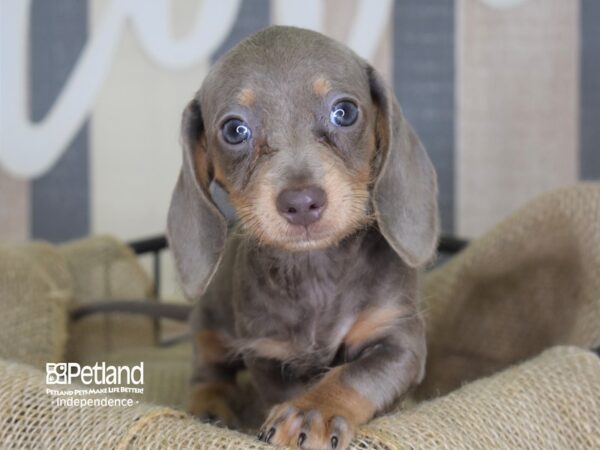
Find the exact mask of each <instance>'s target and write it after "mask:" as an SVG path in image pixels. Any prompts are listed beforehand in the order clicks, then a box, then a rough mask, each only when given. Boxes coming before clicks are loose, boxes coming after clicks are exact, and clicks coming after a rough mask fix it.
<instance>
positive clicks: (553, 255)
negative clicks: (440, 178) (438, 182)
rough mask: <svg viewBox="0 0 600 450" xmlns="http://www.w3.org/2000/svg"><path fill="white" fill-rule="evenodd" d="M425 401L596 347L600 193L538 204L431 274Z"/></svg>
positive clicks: (577, 190)
mask: <svg viewBox="0 0 600 450" xmlns="http://www.w3.org/2000/svg"><path fill="white" fill-rule="evenodd" d="M424 288H425V289H424V298H425V305H426V311H425V313H426V317H427V327H428V351H429V357H428V361H427V375H426V379H425V382H424V383H423V384H422V386H421V388H420V389H419V392H418V394H419V396H420V397H424V398H427V397H432V396H437V395H442V394H445V393H447V392H449V391H451V390H452V389H455V388H456V387H458V386H460V385H461V384H462V383H465V382H467V381H469V380H474V379H476V378H479V377H481V376H483V375H487V374H491V373H494V372H496V371H497V370H499V369H501V368H503V367H506V366H507V365H509V364H513V363H515V362H518V361H522V360H525V359H527V358H529V357H531V356H534V355H537V354H538V353H540V352H541V351H542V350H544V349H545V348H548V347H551V346H554V345H563V344H568V345H577V346H580V347H583V348H593V347H596V346H600V184H598V183H589V184H580V185H577V186H573V187H569V188H564V189H560V190H558V191H554V192H550V193H547V194H545V195H542V196H541V197H539V198H537V199H536V200H534V201H533V202H531V203H530V204H528V205H526V206H525V207H524V208H522V209H521V210H519V211H517V212H515V213H514V214H513V215H512V216H511V217H509V218H508V219H506V220H505V221H503V222H502V223H500V224H499V225H498V226H496V227H495V228H494V229H492V230H491V231H490V232H489V233H487V234H486V235H485V236H483V237H481V238H480V239H478V240H476V241H474V242H473V243H472V244H471V245H469V247H468V248H467V249H465V250H464V251H463V252H462V253H461V254H459V255H457V256H455V257H454V258H453V259H451V260H450V261H449V262H448V263H446V264H445V265H443V266H442V267H440V268H439V269H436V270H435V271H433V272H432V273H430V274H429V275H428V277H427V279H426V283H425V286H424Z"/></svg>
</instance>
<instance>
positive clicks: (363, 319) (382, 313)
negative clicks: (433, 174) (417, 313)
mask: <svg viewBox="0 0 600 450" xmlns="http://www.w3.org/2000/svg"><path fill="white" fill-rule="evenodd" d="M405 309H406V308H401V307H398V306H391V305H386V306H379V307H374V308H369V309H366V310H365V311H363V312H361V313H360V314H359V315H358V317H357V318H356V320H355V321H354V324H353V325H352V327H351V328H350V330H349V331H348V333H347V334H346V336H345V337H344V343H345V344H346V345H347V346H348V347H349V348H352V347H358V346H360V345H362V344H364V343H366V342H369V341H370V340H372V339H375V338H377V337H379V336H382V335H383V334H385V333H386V332H387V331H388V330H390V329H391V328H392V327H393V326H395V325H396V323H397V320H398V319H399V318H401V317H402V316H408V315H409V314H410V311H407V310H405Z"/></svg>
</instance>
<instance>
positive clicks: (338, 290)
mask: <svg viewBox="0 0 600 450" xmlns="http://www.w3.org/2000/svg"><path fill="white" fill-rule="evenodd" d="M336 281H337V280H335V279H327V278H319V279H308V280H307V279H306V278H305V279H303V280H302V282H301V283H297V284H295V285H294V286H293V289H289V288H283V289H279V290H276V292H272V291H271V292H267V293H263V295H265V296H267V297H265V300H266V301H265V302H264V303H261V304H259V306H258V307H257V308H256V309H253V311H252V312H250V314H251V316H252V317H251V318H248V319H249V320H248V323H250V324H251V325H250V326H249V327H247V328H246V330H245V333H244V335H245V336H244V337H245V338H246V342H248V343H249V346H250V348H251V351H252V353H254V355H255V356H258V357H262V358H267V359H274V360H278V361H281V362H283V363H285V366H286V367H287V369H288V370H289V371H291V372H296V373H297V374H302V373H303V372H311V371H312V370H315V369H318V368H319V367H328V366H331V365H332V364H333V363H334V361H335V360H336V358H339V355H340V352H342V351H343V341H344V337H345V336H346V334H347V333H348V331H349V330H350V328H351V327H352V325H353V323H354V321H355V319H356V313H355V308H356V301H355V296H357V295H360V294H359V293H358V292H357V291H356V289H355V290H354V291H352V290H348V288H347V287H346V286H345V285H344V284H343V283H339V282H336ZM248 312H249V311H248V310H247V309H246V311H245V313H246V314H248ZM259 317H261V318H262V320H257V319H258V318H259Z"/></svg>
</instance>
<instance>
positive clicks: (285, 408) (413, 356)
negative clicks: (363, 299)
mask: <svg viewBox="0 0 600 450" xmlns="http://www.w3.org/2000/svg"><path fill="white" fill-rule="evenodd" d="M373 331H374V333H373V334H374V335H376V336H377V337H376V338H375V339H372V338H373V335H367V336H361V337H363V338H364V339H365V340H364V341H362V342H361V341H360V340H358V341H357V340H356V339H352V340H351V342H346V345H347V346H348V350H349V353H350V354H352V353H353V352H354V354H356V352H358V357H357V358H356V359H355V360H353V361H351V362H349V363H346V364H343V365H341V366H338V367H335V368H333V369H331V370H329V372H327V374H326V375H325V376H324V377H323V378H322V379H321V380H320V381H319V382H317V384H315V385H314V386H313V387H312V388H311V389H309V390H308V391H307V392H306V393H304V394H302V395H300V396H298V397H296V398H294V399H293V400H291V401H289V402H285V403H282V404H279V405H276V406H275V407H273V408H272V409H271V411H270V413H269V415H268V417H267V420H266V421H265V423H264V425H263V427H262V428H261V431H260V433H259V439H262V440H264V441H267V442H270V443H272V444H277V445H291V446H296V447H298V448H301V449H315V450H316V449H318V450H321V449H344V448H346V447H347V446H348V445H349V443H350V440H351V439H352V436H353V435H354V432H355V429H356V427H358V426H359V425H361V424H364V423H366V422H368V421H369V420H370V419H371V418H373V416H374V415H375V414H377V413H378V412H382V411H384V410H385V408H386V407H388V406H390V404H392V403H393V402H394V401H395V400H397V399H398V398H399V397H400V396H402V395H404V394H405V393H406V392H407V391H408V390H409V389H410V388H411V387H413V386H414V385H416V384H417V383H419V382H420V381H421V378H422V377H423V373H424V361H425V354H426V350H425V338H424V327H423V324H422V322H421V320H420V319H419V318H412V319H408V320H407V321H403V322H402V324H401V325H398V326H396V327H395V328H394V329H392V330H388V333H387V334H386V335H384V336H381V335H378V333H377V332H376V330H373ZM354 337H356V336H354Z"/></svg>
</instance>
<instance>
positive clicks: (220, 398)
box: [188, 382, 239, 428]
mask: <svg viewBox="0 0 600 450" xmlns="http://www.w3.org/2000/svg"><path fill="white" fill-rule="evenodd" d="M234 390H235V387H234V386H230V385H228V384H227V383H221V382H212V383H199V384H196V385H194V386H193V387H192V392H191V397H190V403H189V404H188V413H190V414H192V415H193V416H195V417H196V418H198V419H199V420H201V421H203V422H211V423H216V424H222V425H225V426H226V427H228V428H238V426H239V421H238V419H237V417H236V415H235V413H234V412H233V411H232V409H231V407H230V402H231V396H232V394H233V392H234Z"/></svg>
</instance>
